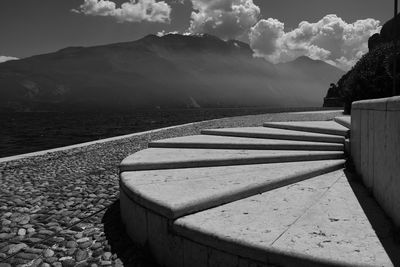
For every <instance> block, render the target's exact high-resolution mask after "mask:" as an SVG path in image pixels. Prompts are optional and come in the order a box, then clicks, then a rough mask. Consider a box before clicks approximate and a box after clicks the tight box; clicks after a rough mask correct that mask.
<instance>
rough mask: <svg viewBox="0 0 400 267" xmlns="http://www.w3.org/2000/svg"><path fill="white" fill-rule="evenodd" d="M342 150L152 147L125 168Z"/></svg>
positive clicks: (325, 155) (308, 157)
mask: <svg viewBox="0 0 400 267" xmlns="http://www.w3.org/2000/svg"><path fill="white" fill-rule="evenodd" d="M342 158H344V152H342V151H301V150H295V151H293V150H226V149H185V148H149V149H145V150H142V151H139V152H137V153H135V154H133V155H130V156H128V157H127V158H125V159H124V160H123V161H122V162H121V164H120V166H119V169H120V171H121V172H124V171H135V170H157V169H176V168H190V167H192V168H193V167H211V166H227V165H246V164H261V163H276V162H293V161H312V160H328V159H342Z"/></svg>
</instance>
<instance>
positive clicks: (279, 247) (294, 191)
mask: <svg viewBox="0 0 400 267" xmlns="http://www.w3.org/2000/svg"><path fill="white" fill-rule="evenodd" d="M173 227H174V230H175V231H176V232H177V233H178V234H179V235H181V236H183V237H186V238H188V239H189V238H190V239H191V240H193V241H195V242H198V243H201V244H206V245H207V246H209V247H212V248H215V249H218V250H222V251H225V252H227V253H231V254H234V255H239V256H241V257H245V258H250V259H254V260H256V261H260V262H263V263H268V264H274V265H278V266H323V265H330V266H332V265H336V266H346V265H347V266H393V263H392V262H391V259H390V258H389V256H388V255H387V253H386V251H385V248H384V247H383V245H382V244H381V243H380V240H379V238H378V236H377V235H376V233H375V231H374V229H373V227H372V225H371V224H370V223H369V220H368V218H367V216H366V215H365V214H364V212H363V209H362V207H361V206H360V204H359V203H358V200H357V197H356V196H355V195H354V193H353V191H352V189H351V187H350V185H349V183H348V181H347V179H346V177H345V175H344V173H343V172H342V171H337V172H333V173H330V174H325V175H322V176H319V177H315V178H313V179H309V180H306V181H302V182H299V183H296V184H292V185H290V186H286V187H281V188H279V189H275V190H273V191H268V192H266V193H263V194H261V195H255V196H252V197H249V198H246V199H242V200H239V201H235V202H232V203H229V204H226V205H222V206H219V207H216V208H213V209H209V210H207V211H203V212H199V213H196V214H193V215H188V216H185V217H182V218H180V219H178V220H176V221H175V223H174V225H173ZM294 263H295V265H293V264H294Z"/></svg>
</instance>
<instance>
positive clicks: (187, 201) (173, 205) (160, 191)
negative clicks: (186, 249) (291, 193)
mask: <svg viewBox="0 0 400 267" xmlns="http://www.w3.org/2000/svg"><path fill="white" fill-rule="evenodd" d="M344 162H345V161H344V160H322V161H307V162H288V163H271V164H257V165H240V166H223V167H210V168H188V169H169V170H151V171H140V172H137V171H136V172H135V171H133V172H123V173H121V175H120V185H121V189H122V190H123V191H124V193H125V194H126V195H127V196H128V197H129V198H130V199H131V200H133V201H135V202H136V203H138V204H139V205H141V206H143V207H146V208H147V209H150V210H152V211H153V212H155V213H157V214H160V215H162V216H164V217H167V218H169V219H175V218H178V217H181V216H184V215H187V214H191V213H193V212H197V211H201V210H205V209H209V208H212V207H215V206H218V205H221V204H224V203H229V202H232V201H235V200H238V199H242V198H246V197H249V196H253V195H256V194H260V193H263V192H266V191H268V190H272V189H275V188H278V187H281V186H284V185H288V184H292V183H295V182H299V181H302V180H305V179H308V178H311V177H314V176H318V175H320V174H323V173H327V172H332V171H334V170H338V169H340V168H343V167H344Z"/></svg>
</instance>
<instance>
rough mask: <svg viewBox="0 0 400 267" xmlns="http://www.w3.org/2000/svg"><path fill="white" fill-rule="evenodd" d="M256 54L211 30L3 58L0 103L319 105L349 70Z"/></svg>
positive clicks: (64, 106)
mask: <svg viewBox="0 0 400 267" xmlns="http://www.w3.org/2000/svg"><path fill="white" fill-rule="evenodd" d="M252 54H253V52H252V50H251V49H250V47H249V46H248V45H247V44H245V43H242V42H239V41H233V40H232V41H223V40H220V39H218V38H217V37H214V36H210V35H202V36H184V35H178V34H175V35H166V36H163V37H157V36H155V35H149V36H146V37H144V38H142V39H140V40H137V41H134V42H126V43H117V44H110V45H103V46H95V47H69V48H65V49H61V50H59V51H57V52H55V53H49V54H44V55H38V56H33V57H30V58H26V59H21V60H16V61H8V62H5V63H2V64H0V108H2V109H3V110H68V111H70V110H77V109H79V110H81V109H84V110H86V109H93V108H110V109H115V108H122V109H123V108H132V107H156V106H161V107H198V106H202V107H225V106H257V105H258V106H260V105H263V106H271V107H282V106H318V105H321V101H322V98H323V95H324V94H325V92H326V88H327V87H328V85H329V83H331V82H332V81H335V80H337V79H338V78H339V77H340V76H341V75H342V72H341V71H340V70H338V69H335V68H334V69H332V67H331V66H330V65H328V64H326V63H324V62H318V61H313V60H311V59H306V60H305V59H300V60H299V61H301V62H299V61H294V62H292V63H285V64H279V65H273V64H270V63H268V62H266V61H265V60H263V59H255V58H253V56H252ZM316 73H318V75H315V74H316Z"/></svg>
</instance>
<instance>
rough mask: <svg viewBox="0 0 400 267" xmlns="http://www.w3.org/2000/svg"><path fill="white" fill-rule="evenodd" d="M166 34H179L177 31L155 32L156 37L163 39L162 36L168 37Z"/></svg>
mask: <svg viewBox="0 0 400 267" xmlns="http://www.w3.org/2000/svg"><path fill="white" fill-rule="evenodd" d="M168 34H179V32H178V31H172V32H166V31H165V30H162V31H159V32H157V34H156V35H157V36H158V37H163V36H165V35H168Z"/></svg>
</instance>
